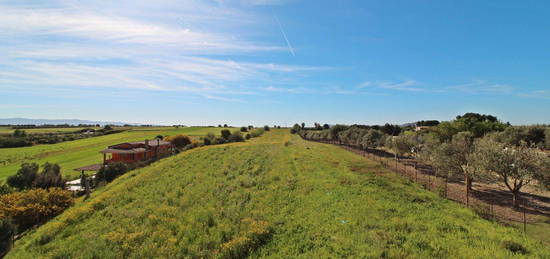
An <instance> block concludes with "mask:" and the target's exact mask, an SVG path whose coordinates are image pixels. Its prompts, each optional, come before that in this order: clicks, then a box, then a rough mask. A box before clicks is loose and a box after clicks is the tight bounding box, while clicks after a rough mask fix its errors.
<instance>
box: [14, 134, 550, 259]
mask: <svg viewBox="0 0 550 259" xmlns="http://www.w3.org/2000/svg"><path fill="white" fill-rule="evenodd" d="M159 244H162V245H159ZM245 256H250V257H252V258H258V257H280V258H329V257H332V258H341V257H354V258H360V257H371V258H380V257H391V258H402V257H409V258H433V257H458V258H474V257H476V258H512V257H513V258H522V257H531V258H533V257H535V258H536V257H538V258H545V257H549V256H550V249H548V247H547V246H544V245H543V244H541V243H539V242H537V241H534V240H532V239H530V238H529V237H524V236H522V234H521V232H520V231H518V230H516V229H514V228H511V227H504V226H501V225H499V224H497V223H494V222H490V221H487V220H485V219H483V218H481V217H480V216H478V215H477V214H475V213H474V212H473V211H471V210H469V209H467V208H464V207H462V206H460V205H458V204H455V203H453V202H450V201H448V200H445V199H443V198H440V197H438V196H437V195H436V194H434V193H431V192H427V191H425V190H423V189H422V188H420V186H418V185H416V184H413V183H411V182H410V181H407V180H405V179H403V178H402V177H401V176H398V175H396V174H394V173H392V172H390V171H388V170H386V169H384V168H383V167H381V166H380V165H379V164H378V163H376V162H373V161H369V160H365V159H364V158H363V157H361V156H358V155H356V154H353V153H351V152H348V151H346V150H343V149H340V148H338V147H335V146H331V145H326V144H320V143H315V142H306V141H304V140H302V139H301V138H299V137H298V136H295V135H290V134H288V131H287V130H271V131H270V132H269V133H268V134H265V136H263V137H261V138H256V139H252V140H250V141H247V142H240V143H232V144H226V145H216V146H204V147H201V148H196V149H193V150H190V151H188V152H184V153H181V154H179V155H177V156H173V157H170V158H167V159H164V160H161V161H159V162H157V163H155V164H153V165H151V166H148V167H145V168H141V169H137V170H135V171H132V173H127V174H124V175H122V176H120V177H119V178H117V179H115V180H114V181H113V182H112V183H111V184H109V185H107V186H106V187H104V188H103V189H101V190H99V191H98V192H94V193H92V197H91V198H90V199H88V200H86V201H83V202H80V203H78V204H77V205H76V206H74V207H72V208H69V209H68V210H67V211H65V212H64V213H63V214H61V215H59V216H58V217H56V218H55V219H54V220H52V221H50V222H49V223H47V224H45V225H44V226H42V227H40V228H38V229H37V230H36V231H34V232H32V233H30V234H29V235H26V236H24V237H23V238H22V239H20V240H18V241H16V243H15V247H14V249H13V250H12V251H11V252H10V253H9V254H8V255H7V257H6V258H36V257H49V258H62V257H63V258H73V257H80V258H178V257H188V258H242V257H245Z"/></svg>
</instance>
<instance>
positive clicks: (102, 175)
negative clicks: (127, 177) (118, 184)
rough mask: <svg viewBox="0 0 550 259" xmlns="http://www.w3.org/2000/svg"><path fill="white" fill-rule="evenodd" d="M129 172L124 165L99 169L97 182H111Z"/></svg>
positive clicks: (112, 165) (114, 164) (113, 165)
mask: <svg viewBox="0 0 550 259" xmlns="http://www.w3.org/2000/svg"><path fill="white" fill-rule="evenodd" d="M127 171H128V166H127V165H126V164H124V163H112V164H109V165H106V166H104V167H102V168H101V169H99V171H98V172H97V174H96V177H95V179H96V181H97V182H101V181H106V182H111V181H113V180H114V179H116V178H117V177H119V176H120V175H123V174H125V173H126V172H127Z"/></svg>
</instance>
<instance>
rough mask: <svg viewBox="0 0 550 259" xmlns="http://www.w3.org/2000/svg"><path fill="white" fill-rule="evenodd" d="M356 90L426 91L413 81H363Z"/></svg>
mask: <svg viewBox="0 0 550 259" xmlns="http://www.w3.org/2000/svg"><path fill="white" fill-rule="evenodd" d="M356 88H359V89H363V88H379V89H389V90H400V91H425V90H426V89H424V88H420V87H418V83H417V82H416V81H415V80H405V81H401V82H394V81H365V82H363V83H361V84H359V85H358V86H357V87H356Z"/></svg>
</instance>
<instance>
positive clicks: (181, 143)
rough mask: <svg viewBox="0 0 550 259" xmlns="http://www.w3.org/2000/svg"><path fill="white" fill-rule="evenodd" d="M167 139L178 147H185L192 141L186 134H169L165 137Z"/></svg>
mask: <svg viewBox="0 0 550 259" xmlns="http://www.w3.org/2000/svg"><path fill="white" fill-rule="evenodd" d="M165 141H168V142H170V143H172V145H174V146H175V147H176V148H184V147H185V146H187V145H189V144H191V142H192V141H191V138H190V137H189V136H187V135H184V134H179V135H175V136H168V137H166V138H165Z"/></svg>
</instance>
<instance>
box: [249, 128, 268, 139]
mask: <svg viewBox="0 0 550 259" xmlns="http://www.w3.org/2000/svg"><path fill="white" fill-rule="evenodd" d="M264 132H265V130H264V129H255V130H253V131H251V132H250V136H251V137H253V138H256V137H259V136H261V135H262V134H264Z"/></svg>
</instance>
